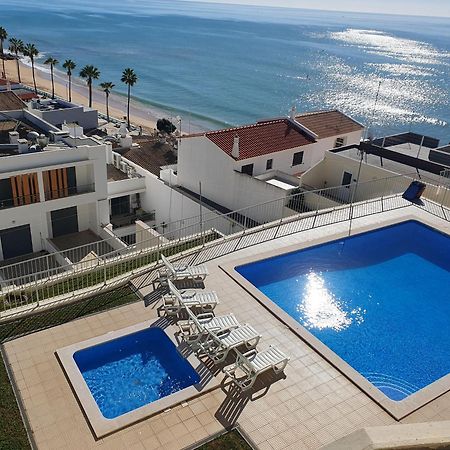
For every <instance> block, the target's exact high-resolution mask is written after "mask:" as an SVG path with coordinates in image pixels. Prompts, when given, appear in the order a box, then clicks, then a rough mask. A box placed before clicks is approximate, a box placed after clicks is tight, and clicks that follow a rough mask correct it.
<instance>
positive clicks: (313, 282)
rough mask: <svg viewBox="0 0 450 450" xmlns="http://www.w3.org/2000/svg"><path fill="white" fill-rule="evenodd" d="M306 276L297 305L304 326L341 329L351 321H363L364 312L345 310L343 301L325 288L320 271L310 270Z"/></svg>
mask: <svg viewBox="0 0 450 450" xmlns="http://www.w3.org/2000/svg"><path fill="white" fill-rule="evenodd" d="M306 278H307V283H306V286H305V287H304V291H303V295H302V298H301V300H300V303H299V305H298V306H297V310H298V312H299V313H300V314H301V315H302V317H303V325H304V326H305V327H306V328H309V329H311V328H316V329H319V330H323V329H327V328H328V329H331V330H335V331H342V330H345V329H346V328H348V327H349V326H350V325H351V324H352V323H353V321H356V322H357V323H362V322H363V321H364V319H363V313H364V312H362V311H361V310H359V309H357V310H352V311H349V312H347V311H345V308H344V304H343V302H341V301H340V300H339V299H338V298H336V296H335V295H334V294H333V293H332V292H330V291H329V290H328V289H327V287H326V286H325V280H324V279H323V277H322V276H321V274H320V273H315V272H310V273H309V274H308V275H307V277H306Z"/></svg>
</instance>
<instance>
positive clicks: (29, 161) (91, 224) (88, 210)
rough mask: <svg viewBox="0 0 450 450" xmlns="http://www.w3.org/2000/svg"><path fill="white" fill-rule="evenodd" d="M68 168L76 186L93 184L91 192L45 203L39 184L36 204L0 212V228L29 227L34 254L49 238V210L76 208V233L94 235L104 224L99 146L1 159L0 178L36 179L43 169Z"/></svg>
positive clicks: (102, 164) (103, 169) (103, 180)
mask: <svg viewBox="0 0 450 450" xmlns="http://www.w3.org/2000/svg"><path fill="white" fill-rule="evenodd" d="M71 166H75V167H76V171H77V184H78V185H81V184H85V183H86V181H89V182H88V183H87V184H91V183H95V191H94V192H89V193H85V194H79V195H73V196H69V197H65V198H59V199H55V200H48V201H45V195H44V192H43V191H42V190H43V186H42V185H41V186H40V189H41V190H40V199H41V201H40V202H39V203H33V204H30V205H23V206H17V207H12V208H7V209H2V210H0V229H5V228H11V227H17V226H21V225H30V229H31V237H32V242H33V251H34V252H37V251H40V250H42V249H44V248H45V245H44V243H43V241H44V240H45V239H48V238H51V237H52V227H51V219H50V213H51V211H54V210H57V209H62V208H69V207H73V206H77V212H78V226H79V229H80V231H83V230H87V229H89V228H90V229H92V230H93V231H95V232H97V231H98V229H99V227H100V225H101V224H107V223H108V222H109V207H108V201H107V180H106V149H105V146H103V145H98V146H93V147H79V148H71V149H58V150H51V151H44V152H39V153H29V154H23V155H15V156H6V157H2V158H1V159H0V179H3V178H10V177H11V176H15V175H22V174H29V173H38V178H40V177H41V176H42V175H41V172H44V171H46V170H50V169H56V168H61V167H71ZM105 205H106V206H105Z"/></svg>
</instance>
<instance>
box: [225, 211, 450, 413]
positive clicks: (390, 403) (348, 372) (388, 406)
mask: <svg viewBox="0 0 450 450" xmlns="http://www.w3.org/2000/svg"><path fill="white" fill-rule="evenodd" d="M411 220H414V221H417V222H420V223H422V224H423V225H426V226H429V227H431V228H433V229H435V230H436V231H438V232H441V233H444V234H446V235H447V236H449V234H448V232H447V231H446V230H445V229H443V228H441V227H438V226H436V225H437V224H436V223H435V222H434V223H431V222H429V221H427V220H423V218H422V217H418V216H416V215H405V216H404V217H403V218H402V219H398V220H389V221H385V222H379V223H376V224H372V225H370V226H359V227H358V228H356V227H355V229H354V230H353V232H352V234H351V236H355V235H357V234H361V233H365V232H367V231H372V230H376V229H379V228H384V227H387V226H390V225H395V224H399V223H403V222H408V221H411ZM344 237H348V233H347V232H342V231H340V232H336V233H332V234H329V235H328V236H326V237H324V236H322V237H319V238H313V239H310V240H308V241H305V242H302V243H300V244H296V245H290V246H286V247H282V248H277V249H274V250H271V251H268V252H264V253H261V254H258V255H253V256H249V257H245V258H239V259H236V260H234V261H231V262H229V263H226V264H222V265H219V267H220V268H221V269H222V270H223V271H224V272H225V273H226V274H227V275H228V276H229V277H230V278H232V279H233V280H234V281H235V282H236V283H237V284H238V285H240V286H241V287H242V288H243V289H244V290H245V291H247V292H248V293H249V294H250V295H251V296H252V297H254V298H255V299H256V300H257V301H258V302H259V303H260V304H261V305H262V306H264V307H265V308H266V309H267V310H268V311H269V312H270V313H271V314H273V315H274V316H275V317H276V318H277V319H278V320H280V321H281V322H282V323H284V324H285V325H286V326H287V327H288V328H289V329H290V330H291V331H293V332H294V333H295V334H296V335H297V336H298V337H299V338H300V339H302V340H303V341H304V342H306V344H308V345H309V346H310V347H311V348H312V349H313V350H315V351H316V352H317V353H319V354H320V355H321V356H322V357H323V358H324V359H325V360H327V361H328V362H329V363H330V364H331V365H332V366H334V367H335V368H336V369H337V370H339V371H340V372H341V373H342V374H343V375H344V376H345V377H346V378H348V379H349V380H350V381H351V382H352V383H353V384H355V385H356V386H357V387H359V388H360V389H361V390H362V391H363V392H365V393H366V394H367V395H368V396H369V397H370V398H371V399H372V400H374V401H375V403H377V404H378V405H379V406H381V407H382V408H383V409H384V410H385V411H386V412H387V413H388V414H390V415H391V416H392V417H393V418H394V419H396V420H397V421H400V420H402V419H404V418H405V417H407V416H409V415H410V414H412V413H413V412H415V411H417V410H418V409H420V408H422V407H423V406H425V405H426V404H428V403H430V402H432V401H433V400H436V399H437V398H438V397H440V396H441V395H444V394H445V393H447V392H449V391H450V374H448V375H445V376H444V377H442V378H439V379H438V380H436V381H434V382H433V383H431V384H429V385H428V386H425V387H424V388H422V389H420V390H419V391H417V392H415V393H414V394H411V395H410V396H408V397H407V398H406V399H404V400H401V401H399V402H396V401H394V400H391V399H389V398H388V397H387V396H386V395H384V394H383V393H382V392H381V391H380V390H379V389H378V388H376V387H375V386H374V385H373V384H372V383H370V382H369V381H368V380H367V379H366V378H364V377H363V376H362V375H361V374H360V373H359V372H358V371H357V370H355V369H354V368H353V367H351V366H350V365H349V364H348V363H347V362H346V361H344V360H343V359H342V358H341V357H340V356H338V355H337V354H336V353H334V352H333V351H332V350H330V349H329V348H328V347H327V346H326V345H325V344H324V343H322V342H321V341H320V340H319V339H318V338H316V337H315V336H314V335H313V334H312V333H310V332H309V331H308V330H307V329H306V328H304V327H303V326H302V325H300V323H299V322H297V321H296V320H295V319H294V318H292V317H291V316H290V315H289V314H288V313H286V312H285V311H284V310H283V309H282V308H280V307H279V306H278V305H277V304H275V303H274V302H273V301H272V300H271V299H270V298H269V297H267V296H266V295H265V294H263V293H262V292H261V291H260V290H259V289H258V288H256V287H255V286H254V285H253V284H252V283H250V281H248V280H247V279H246V278H244V277H243V276H242V275H241V274H239V273H238V272H237V271H236V270H235V267H237V266H241V265H244V264H249V263H254V262H257V261H261V260H264V259H268V258H271V257H275V256H279V255H282V254H286V253H290V252H294V251H298V250H303V249H305V248H309V247H313V246H317V245H320V244H324V243H327V242H331V241H333V240H336V239H342V238H344Z"/></svg>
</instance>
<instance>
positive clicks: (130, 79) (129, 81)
mask: <svg viewBox="0 0 450 450" xmlns="http://www.w3.org/2000/svg"><path fill="white" fill-rule="evenodd" d="M137 80H138V77H137V75H136V73H135V72H134V70H133V69H130V68H128V69H125V70H124V71H123V72H122V78H121V79H120V81H122V83H125V84H126V85H127V86H128V102H127V125H128V129H130V94H131V86H134V85H135V84H136V82H137Z"/></svg>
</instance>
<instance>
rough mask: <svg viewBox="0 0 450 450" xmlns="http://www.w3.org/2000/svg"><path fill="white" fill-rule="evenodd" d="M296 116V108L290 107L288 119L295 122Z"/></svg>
mask: <svg viewBox="0 0 450 450" xmlns="http://www.w3.org/2000/svg"><path fill="white" fill-rule="evenodd" d="M296 114H297V108H296V107H295V105H293V106H292V108H291V112H290V114H289V118H290V119H291V120H295V115H296Z"/></svg>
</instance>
